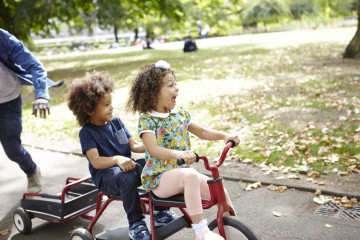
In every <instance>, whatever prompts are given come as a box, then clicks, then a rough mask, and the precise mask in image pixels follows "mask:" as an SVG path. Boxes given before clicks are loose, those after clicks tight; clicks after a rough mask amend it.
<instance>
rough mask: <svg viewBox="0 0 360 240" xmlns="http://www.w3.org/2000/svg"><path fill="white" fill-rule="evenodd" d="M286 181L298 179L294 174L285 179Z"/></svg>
mask: <svg viewBox="0 0 360 240" xmlns="http://www.w3.org/2000/svg"><path fill="white" fill-rule="evenodd" d="M287 178H288V179H299V178H300V177H299V176H297V175H295V174H291V175H289V176H288V177H287Z"/></svg>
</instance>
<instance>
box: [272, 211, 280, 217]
mask: <svg viewBox="0 0 360 240" xmlns="http://www.w3.org/2000/svg"><path fill="white" fill-rule="evenodd" d="M272 214H273V215H274V216H275V217H281V216H282V213H281V212H276V211H273V212H272Z"/></svg>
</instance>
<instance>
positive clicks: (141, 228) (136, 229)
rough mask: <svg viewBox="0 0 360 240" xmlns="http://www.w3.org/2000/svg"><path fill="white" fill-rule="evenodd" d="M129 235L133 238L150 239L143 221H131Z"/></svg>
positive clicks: (134, 239)
mask: <svg viewBox="0 0 360 240" xmlns="http://www.w3.org/2000/svg"><path fill="white" fill-rule="evenodd" d="M129 237H130V239H133V240H150V239H151V236H150V232H149V230H148V228H147V226H146V223H145V222H144V221H140V222H136V223H133V224H132V225H131V226H130V227H129Z"/></svg>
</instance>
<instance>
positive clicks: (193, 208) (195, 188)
mask: <svg viewBox="0 0 360 240" xmlns="http://www.w3.org/2000/svg"><path fill="white" fill-rule="evenodd" d="M209 179H210V178H209V177H207V176H205V175H204V174H201V173H199V172H198V171H196V170H195V169H192V168H177V169H173V170H171V171H168V172H165V173H163V174H162V175H161V178H160V184H159V186H158V187H157V188H155V189H154V190H153V192H154V193H155V194H156V195H157V196H159V197H162V198H168V197H171V196H173V195H176V194H179V193H184V195H185V203H186V207H187V209H188V211H189V214H190V216H191V215H198V214H202V213H203V209H202V204H201V198H205V199H210V197H211V196H210V190H209V185H208V184H207V181H208V180H209ZM225 195H226V200H227V203H228V204H229V205H230V206H231V207H232V208H233V209H234V206H233V204H232V202H231V200H230V198H229V195H228V194H227V191H226V190H225ZM196 196H199V197H196ZM200 196H201V197H200Z"/></svg>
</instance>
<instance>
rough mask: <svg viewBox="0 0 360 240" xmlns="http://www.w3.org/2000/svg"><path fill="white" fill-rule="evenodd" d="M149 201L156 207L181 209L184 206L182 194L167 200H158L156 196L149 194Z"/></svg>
mask: <svg viewBox="0 0 360 240" xmlns="http://www.w3.org/2000/svg"><path fill="white" fill-rule="evenodd" d="M150 201H151V202H152V203H154V204H158V205H166V206H182V207H185V206H186V205H185V198H184V194H176V195H174V196H171V197H169V198H160V197H158V196H156V195H155V194H154V193H153V192H150Z"/></svg>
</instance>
